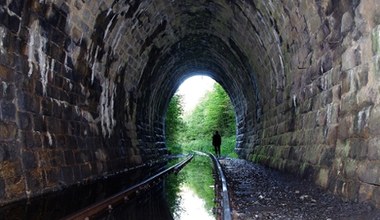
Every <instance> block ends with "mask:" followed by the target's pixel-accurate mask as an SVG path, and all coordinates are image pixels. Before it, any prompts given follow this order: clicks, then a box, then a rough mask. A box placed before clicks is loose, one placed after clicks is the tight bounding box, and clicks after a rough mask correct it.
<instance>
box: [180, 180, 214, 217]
mask: <svg viewBox="0 0 380 220" xmlns="http://www.w3.org/2000/svg"><path fill="white" fill-rule="evenodd" d="M180 190H181V191H180V193H179V197H180V202H179V212H178V213H176V215H175V216H174V219H175V220H194V219H202V220H214V219H215V217H214V216H213V215H212V214H211V213H210V212H209V211H208V210H206V208H205V201H204V200H203V199H201V198H199V196H198V195H197V194H196V193H195V192H194V191H193V190H192V189H190V188H189V187H187V186H186V185H183V186H181V187H180Z"/></svg>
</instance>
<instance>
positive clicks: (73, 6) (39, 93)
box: [0, 0, 380, 204]
mask: <svg viewBox="0 0 380 220" xmlns="http://www.w3.org/2000/svg"><path fill="white" fill-rule="evenodd" d="M379 4H380V3H379V1H377V0H357V1H349V0H342V1H333V0H320V1H306V0H295V1H273V0H268V1H259V0H247V1H245V0H244V1H243V0H236V1H229V0H226V1H213V0H207V1H206V0H182V1H169V0H130V1H119V0H104V1H63V0H46V1H38V0H28V1H23V0H9V1H2V2H1V4H0V17H1V19H0V37H1V38H0V58H1V59H0V79H1V84H0V88H1V89H2V92H0V106H1V107H2V109H1V112H0V129H1V132H0V145H1V148H0V149H2V150H3V151H4V153H3V155H2V156H1V157H0V165H1V166H0V167H6V168H7V169H6V170H4V171H2V172H0V186H4V187H0V196H1V198H0V200H1V202H9V201H11V200H14V199H20V198H26V197H28V196H30V194H29V193H30V192H32V194H33V195H32V196H35V195H38V194H41V193H45V192H47V191H49V190H50V191H51V190H55V189H57V188H59V187H60V185H61V184H63V185H65V186H70V185H73V184H74V183H76V182H84V181H89V180H93V179H96V178H99V177H101V176H104V175H110V174H112V173H118V172H119V171H120V170H123V169H126V168H129V167H133V166H137V165H141V164H144V163H147V161H149V162H151V161H154V160H155V159H157V158H161V157H162V156H163V155H165V146H164V142H163V138H164V137H163V135H162V134H163V131H162V128H163V125H162V121H163V111H164V109H165V105H166V102H167V100H168V99H169V97H170V96H171V95H172V94H173V92H174V91H173V90H174V88H175V87H176V84H177V83H178V82H179V81H180V80H181V77H183V76H184V74H186V73H188V72H191V71H193V70H205V71H209V72H212V73H213V78H214V79H216V80H217V81H218V82H219V83H220V84H221V85H222V86H223V87H224V88H225V89H226V91H228V92H229V94H230V97H231V99H232V102H233V104H234V106H235V109H236V112H237V127H238V134H237V139H238V146H237V148H238V150H239V155H240V157H242V158H244V159H248V160H254V161H256V162H260V163H263V164H265V165H268V166H271V167H274V168H276V169H280V170H284V171H288V172H292V173H296V174H299V175H301V176H308V177H310V178H313V180H314V181H315V182H316V183H317V184H318V185H320V186H322V187H324V188H326V189H330V190H331V191H333V192H335V193H337V194H341V195H343V196H345V197H348V198H352V199H359V200H370V201H372V202H373V203H376V204H379V201H380V200H379V196H378V195H379V192H380V188H379V187H378V186H379V185H380V178H379V175H380V171H379V167H380V166H379V161H380V153H379V146H380V145H379V136H380V134H379V132H378V130H380V129H379V126H378V124H377V123H376V122H378V121H379V120H380V119H379V118H380V113H379V112H380V110H379V109H380V100H379V97H380V95H379V93H380V92H379V91H380V90H379V88H378V87H379V86H378V85H379V81H380V78H379V74H378V72H379V69H380V68H379V62H378V59H379V54H380V49H379V45H380V40H379V39H380V37H379V32H380V26H379V25H380V20H379V14H380V12H379V9H380V5H379ZM165 100H166V101H165ZM15 149H16V150H15ZM4 155H5V156H4ZM51 158H54V161H52V160H51ZM56 161H58V162H56ZM8 171H10V172H11V174H12V175H11V174H9V173H8Z"/></svg>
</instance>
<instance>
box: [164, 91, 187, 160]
mask: <svg viewBox="0 0 380 220" xmlns="http://www.w3.org/2000/svg"><path fill="white" fill-rule="evenodd" d="M182 115H183V106H182V97H181V96H180V95H177V94H176V95H174V96H173V97H172V99H171V100H170V103H169V106H168V110H167V112H166V118H165V134H166V144H167V146H168V148H169V150H171V152H172V153H173V154H180V153H181V152H182V150H181V148H180V147H179V136H180V132H181V130H183V126H184V123H183V119H182Z"/></svg>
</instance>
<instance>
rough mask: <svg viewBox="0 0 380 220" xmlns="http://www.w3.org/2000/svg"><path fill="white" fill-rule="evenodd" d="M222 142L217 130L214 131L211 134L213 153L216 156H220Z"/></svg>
mask: <svg viewBox="0 0 380 220" xmlns="http://www.w3.org/2000/svg"><path fill="white" fill-rule="evenodd" d="M221 144H222V137H221V136H220V134H219V132H218V131H215V133H214V135H213V136H212V145H213V146H214V150H215V154H216V156H217V157H220V145H221Z"/></svg>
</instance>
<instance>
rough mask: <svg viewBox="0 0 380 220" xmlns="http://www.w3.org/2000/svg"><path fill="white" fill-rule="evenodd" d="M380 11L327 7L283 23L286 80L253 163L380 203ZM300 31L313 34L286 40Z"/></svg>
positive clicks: (365, 6) (266, 110)
mask: <svg viewBox="0 0 380 220" xmlns="http://www.w3.org/2000/svg"><path fill="white" fill-rule="evenodd" d="M324 3H326V7H324ZM328 4H333V6H334V7H332V6H329V5H328ZM378 6H379V3H377V2H376V1H360V2H356V3H353V2H348V1H341V2H339V3H336V5H334V3H331V2H329V1H321V4H320V5H315V6H314V7H313V5H312V4H311V5H310V4H309V5H308V8H305V10H306V11H307V13H305V15H304V17H303V18H304V19H303V18H302V16H300V17H299V18H301V19H299V18H298V19H299V20H296V19H292V18H291V17H290V18H289V20H285V21H284V23H283V24H281V25H279V26H280V27H282V28H280V33H281V35H282V36H283V44H287V46H286V47H285V46H283V49H282V51H283V52H284V51H285V54H284V63H285V72H286V73H285V75H286V82H285V84H284V85H285V86H284V88H283V89H280V90H277V94H276V95H272V97H271V98H270V99H269V100H268V102H267V103H264V105H263V115H262V122H261V123H260V124H259V125H257V128H259V131H258V133H259V136H260V143H259V144H258V145H256V146H254V147H253V148H252V149H253V152H252V154H251V155H250V156H249V157H248V158H250V159H252V160H254V161H258V162H261V163H264V164H266V165H269V166H271V167H274V168H277V169H280V170H284V171H287V172H292V173H295V174H298V175H300V176H304V177H308V178H312V179H314V181H315V182H316V183H317V184H318V185H319V186H321V187H323V188H325V189H329V190H330V191H332V192H334V193H336V194H339V195H342V196H344V197H345V198H348V199H352V200H356V201H370V202H372V203H373V204H377V205H379V201H380V200H379V195H380V194H379V192H380V191H379V190H380V189H379V187H378V186H379V183H380V182H379V181H380V175H379V174H380V172H379V167H380V166H379V165H380V158H379V156H378V151H379V149H380V145H379V141H378V137H377V136H378V132H377V130H378V129H377V124H378V123H379V118H378V111H379V110H378V108H379V92H380V90H379V88H380V87H379V80H380V78H379V76H378V75H379V68H378V65H379V63H378V56H379V51H378V45H379V43H378V34H379V20H378V16H379V14H380V10H379V7H378ZM329 7H332V8H331V9H328V8H329ZM279 8H280V7H279ZM293 9H294V8H293ZM275 13H276V12H273V14H275ZM290 13H291V14H297V11H293V12H290ZM313 15H317V16H316V17H315V18H310V16H311V17H312V16H313ZM298 16H299V15H298ZM304 22H305V23H304ZM285 27H286V28H285ZM290 27H291V28H290ZM300 27H302V28H304V30H305V34H307V35H308V36H305V37H304V38H299V39H298V40H296V41H294V39H292V38H291V37H290V39H287V38H288V37H289V36H291V35H292V29H293V28H296V29H298V30H299V29H300ZM302 28H301V29H302ZM299 34H300V33H298V34H297V35H299ZM289 40H290V41H293V44H290V43H288V42H290V41H289Z"/></svg>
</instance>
